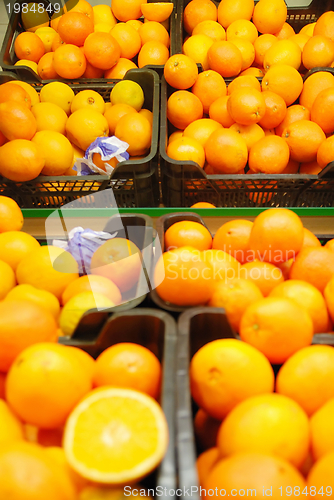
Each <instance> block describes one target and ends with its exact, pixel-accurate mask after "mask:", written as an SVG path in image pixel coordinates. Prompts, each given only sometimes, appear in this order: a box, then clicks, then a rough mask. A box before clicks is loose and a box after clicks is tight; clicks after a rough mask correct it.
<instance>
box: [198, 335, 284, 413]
mask: <svg viewBox="0 0 334 500" xmlns="http://www.w3.org/2000/svg"><path fill="white" fill-rule="evenodd" d="M223 367H224V368H223ZM222 369H224V375H223V374H222ZM222 376H223V377H224V383H221V378H222ZM273 386H274V373H273V369H272V367H271V366H270V364H269V362H268V360H267V359H266V358H265V357H264V356H263V354H261V353H260V352H259V351H257V350H256V349H254V348H253V347H252V346H250V345H248V344H246V343H242V342H239V341H237V340H235V339H219V340H215V341H213V342H209V343H208V344H205V345H204V346H203V347H202V348H201V349H199V350H198V351H197V352H196V353H195V355H194V356H193V358H192V360H191V362H190V388H191V394H192V397H193V398H194V400H195V402H196V403H197V404H198V405H199V406H200V407H201V408H202V409H203V410H204V411H206V412H207V413H208V414H209V415H210V416H211V417H213V418H216V419H218V420H222V419H223V418H224V417H225V416H226V415H227V414H228V413H229V412H230V411H231V410H232V409H233V408H234V407H236V406H237V405H238V404H240V402H242V401H244V400H245V399H247V398H250V397H251V396H256V395H258V394H266V393H270V392H272V391H273Z"/></svg>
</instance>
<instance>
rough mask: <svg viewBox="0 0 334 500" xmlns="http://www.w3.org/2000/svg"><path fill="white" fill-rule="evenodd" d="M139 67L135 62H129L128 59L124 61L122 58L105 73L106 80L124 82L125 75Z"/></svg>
mask: <svg viewBox="0 0 334 500" xmlns="http://www.w3.org/2000/svg"><path fill="white" fill-rule="evenodd" d="M137 67H138V66H136V65H135V63H134V62H133V61H129V60H128V59H124V57H120V58H119V60H118V62H117V63H116V64H115V66H113V67H112V68H110V69H108V70H107V71H105V72H104V78H111V79H112V80H122V79H123V78H124V76H125V73H126V72H127V71H129V69H134V68H137ZM101 71H103V70H101Z"/></svg>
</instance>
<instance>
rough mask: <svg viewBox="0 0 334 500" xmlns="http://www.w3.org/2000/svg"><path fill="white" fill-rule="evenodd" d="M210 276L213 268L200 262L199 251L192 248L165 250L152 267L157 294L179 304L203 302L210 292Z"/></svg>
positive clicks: (199, 303)
mask: <svg viewBox="0 0 334 500" xmlns="http://www.w3.org/2000/svg"><path fill="white" fill-rule="evenodd" d="M181 268H182V269H181ZM175 275H176V276H175ZM212 277H213V269H212V267H211V266H209V265H208V264H207V263H205V262H204V261H203V259H202V258H201V254H200V252H199V250H196V249H195V248H193V247H180V248H177V249H175V250H171V251H168V252H165V253H164V254H163V255H162V256H161V257H160V258H159V260H158V262H157V265H156V267H155V270H154V283H155V288H156V291H157V293H158V295H159V296H160V297H161V298H162V299H163V300H165V301H167V302H170V303H172V304H176V305H180V306H188V305H192V306H195V305H203V304H206V302H208V300H209V299H210V297H211V294H212V286H213V285H212Z"/></svg>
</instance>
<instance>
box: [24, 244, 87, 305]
mask: <svg viewBox="0 0 334 500" xmlns="http://www.w3.org/2000/svg"><path fill="white" fill-rule="evenodd" d="M16 277H17V281H18V283H19V284H24V283H26V284H29V285H33V286H35V287H36V288H39V289H42V290H47V291H49V292H51V293H53V294H54V295H55V296H56V297H57V298H58V300H60V299H61V295H62V293H63V292H64V290H65V288H66V287H67V285H68V284H69V283H71V282H72V281H74V280H75V279H77V278H78V264H77V263H76V261H75V260H74V258H73V257H72V255H71V254H69V253H68V252H66V251H64V250H62V249H60V248H57V247H54V246H43V247H40V248H38V249H36V250H34V251H33V252H30V253H29V254H28V255H27V256H26V257H24V258H23V259H22V260H21V262H20V263H19V265H18V267H17V270H16Z"/></svg>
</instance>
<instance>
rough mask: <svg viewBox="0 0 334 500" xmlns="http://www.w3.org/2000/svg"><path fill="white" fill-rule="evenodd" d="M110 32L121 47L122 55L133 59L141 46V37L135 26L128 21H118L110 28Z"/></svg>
mask: <svg viewBox="0 0 334 500" xmlns="http://www.w3.org/2000/svg"><path fill="white" fill-rule="evenodd" d="M110 34H111V35H112V36H113V37H114V38H115V40H116V41H117V42H118V45H119V46H120V48H121V57H124V58H126V59H132V58H133V57H135V56H136V55H137V54H138V52H139V51H140V48H141V45H142V43H141V38H140V36H139V33H138V31H137V30H135V28H133V27H132V26H130V25H129V24H126V23H117V24H115V26H114V27H113V28H112V29H111V30H110Z"/></svg>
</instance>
